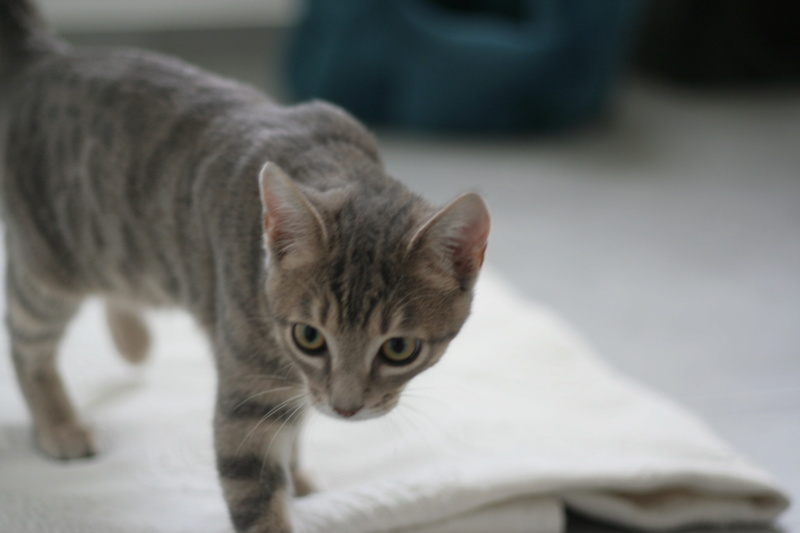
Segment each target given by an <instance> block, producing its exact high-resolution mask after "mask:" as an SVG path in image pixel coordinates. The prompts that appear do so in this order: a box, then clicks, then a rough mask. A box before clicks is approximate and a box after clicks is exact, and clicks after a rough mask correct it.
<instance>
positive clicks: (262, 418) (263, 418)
mask: <svg viewBox="0 0 800 533" xmlns="http://www.w3.org/2000/svg"><path fill="white" fill-rule="evenodd" d="M303 396H305V392H302V393H300V394H296V395H294V396H292V397H290V398H288V399H286V400H284V401H282V402H281V403H279V404H278V405H276V406H275V407H273V408H272V409H270V410H269V412H268V413H267V414H265V415H264V416H262V417H261V419H259V421H258V422H257V423H256V424H255V425H254V426H253V428H252V429H251V430H250V431H248V432H247V435H245V436H244V438H243V439H242V442H240V443H239V446H238V447H237V448H236V453H235V454H234V455H239V451H240V450H241V449H242V446H243V445H244V443H245V441H246V440H247V439H248V438H249V437H250V435H252V434H253V432H254V431H255V430H256V429H258V426H260V425H261V424H263V423H264V422H265V421H266V420H268V419H269V417H270V416H271V415H272V414H273V413H274V412H275V411H277V410H279V409H281V408H282V407H283V406H285V405H287V404H289V403H291V402H293V401H295V400H298V399H300V398H302V397H303ZM274 423H275V422H273V423H272V424H274ZM272 424H270V425H269V426H267V427H266V428H265V431H266V430H267V429H269V428H270V427H272Z"/></svg>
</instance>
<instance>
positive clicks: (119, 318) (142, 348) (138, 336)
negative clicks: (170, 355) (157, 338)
mask: <svg viewBox="0 0 800 533" xmlns="http://www.w3.org/2000/svg"><path fill="white" fill-rule="evenodd" d="M106 318H107V319H108V326H109V328H110V329H111V336H112V337H113V339H114V344H115V345H116V347H117V350H119V353H121V354H122V356H123V357H124V358H125V359H126V360H127V361H128V362H130V363H133V364H139V363H141V362H143V361H144V360H145V359H147V354H148V352H149V351H150V333H149V331H148V330H147V325H146V324H145V322H144V319H143V318H142V315H141V313H140V312H139V311H138V310H137V309H135V308H133V307H130V306H126V305H124V304H121V303H118V302H113V301H110V300H109V301H107V302H106Z"/></svg>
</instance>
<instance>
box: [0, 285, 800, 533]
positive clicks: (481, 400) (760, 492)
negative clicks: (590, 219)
mask: <svg viewBox="0 0 800 533" xmlns="http://www.w3.org/2000/svg"><path fill="white" fill-rule="evenodd" d="M152 323H153V325H154V326H155V329H156V332H157V333H156V338H157V340H158V342H157V346H156V351H155V353H154V354H153V355H154V357H153V360H152V362H151V363H150V364H149V365H148V367H147V368H145V369H144V370H142V371H135V370H132V369H130V368H128V367H127V366H126V365H125V364H124V363H123V362H122V361H121V360H120V359H119V358H118V357H115V356H114V354H113V348H112V345H111V342H110V337H109V334H108V333H106V331H105V329H104V326H103V321H102V317H101V313H100V309H99V306H98V305H97V304H96V303H95V304H89V305H87V306H86V308H85V309H84V311H83V312H82V313H81V315H80V316H79V318H78V320H77V321H76V322H75V324H74V326H73V327H72V328H71V330H70V333H69V335H68V338H67V340H66V342H65V344H64V346H63V351H64V353H63V364H62V367H63V370H64V373H65V376H66V379H67V382H68V384H69V385H70V388H71V389H72V391H73V396H74V398H75V400H76V404H77V405H78V407H79V409H80V411H81V412H82V413H83V414H84V417H85V418H86V419H87V420H88V421H89V422H90V424H91V425H92V426H93V427H94V430H95V433H96V436H97V437H98V441H99V445H100V449H101V455H99V456H98V457H96V458H94V459H91V460H85V461H78V462H73V463H57V462H53V461H50V460H48V459H45V458H44V457H42V456H41V455H40V454H38V453H37V452H35V451H34V450H33V449H32V446H31V443H30V426H29V421H28V417H27V414H26V411H25V409H24V406H23V404H22V401H21V398H20V395H19V393H18V390H17V387H16V385H15V384H14V383H13V382H14V379H13V372H12V370H11V364H10V361H9V358H8V357H5V353H7V352H8V348H7V341H5V340H3V342H2V344H0V346H3V348H2V351H3V352H4V354H3V355H4V356H3V357H0V359H2V362H0V531H2V532H4V533H50V532H58V533H69V532H80V533H95V532H97V533H100V532H102V533H149V532H153V533H155V532H158V533H173V532H174V533H183V532H193V533H229V532H230V531H231V530H232V529H231V526H230V525H229V523H228V519H227V514H226V510H225V506H224V504H223V501H222V496H221V492H220V489H219V487H218V485H217V481H216V477H215V472H214V468H213V463H214V461H213V450H212V445H211V410H212V402H213V394H214V376H213V366H212V363H211V359H210V356H209V355H208V348H207V346H206V344H205V342H204V341H203V340H202V338H201V336H200V334H199V333H198V331H197V330H196V329H195V328H193V327H192V325H191V322H190V321H189V320H188V318H186V317H185V316H183V315H181V314H178V313H163V312H162V313H158V314H155V315H153V316H152ZM304 439H305V440H304V446H303V450H302V452H303V460H304V463H305V465H306V467H307V470H308V471H309V472H310V473H311V474H312V476H313V477H315V478H316V480H317V482H318V484H319V486H320V491H319V492H317V493H315V494H312V495H311V496H308V497H305V498H301V499H298V500H296V501H295V503H294V507H293V513H294V515H295V521H296V524H297V525H296V528H297V530H298V531H299V532H304V533H317V532H320V533H322V532H324V533H340V532H341V533H361V532H363V533H367V532H388V531H391V532H395V533H401V532H403V533H410V532H425V533H444V532H453V533H455V532H458V533H470V532H476V533H477V532H481V533H485V532H486V531H492V532H493V533H516V532H520V533H523V532H524V533H556V532H559V531H563V529H564V518H563V515H564V508H565V506H566V507H570V508H572V509H574V510H577V511H580V512H583V513H584V514H587V515H590V516H593V517H596V518H599V519H602V520H606V521H609V522H613V523H618V524H622V525H627V526H632V527H638V528H643V529H651V530H657V529H664V528H671V527H678V526H685V525H692V524H711V525H728V524H735V523H753V524H765V523H768V522H770V521H772V520H773V519H774V518H775V517H776V516H777V515H779V514H780V512H781V511H782V510H783V509H784V508H785V507H786V506H787V505H788V500H787V498H786V496H785V495H784V493H783V492H782V491H781V489H780V488H779V487H778V486H777V484H776V483H775V481H774V480H773V479H771V478H770V476H768V475H767V474H766V473H764V472H763V471H761V470H760V469H758V468H757V467H755V466H753V465H752V464H750V463H749V462H748V461H747V460H745V459H744V458H742V457H741V456H740V455H738V454H737V453H735V452H734V451H732V450H731V449H730V448H729V447H728V446H726V445H725V444H724V443H722V442H720V440H718V439H717V438H716V437H715V436H714V435H713V434H712V433H711V432H710V431H709V430H708V429H707V428H706V427H705V426H704V425H703V423H702V422H700V421H699V420H697V419H696V418H695V417H693V416H692V415H691V414H689V413H687V412H686V411H685V410H683V409H681V408H680V407H678V406H676V405H675V404H673V403H671V402H670V401H668V400H666V399H664V398H662V397H660V396H659V395H656V394H654V393H652V392H650V391H648V390H647V389H645V388H642V387H641V386H638V385H636V384H634V383H631V382H630V381H628V380H626V379H624V378H622V377H620V376H619V375H617V374H615V373H614V372H612V371H611V370H609V368H608V367H607V366H606V365H605V364H604V363H603V362H602V361H601V360H600V359H599V358H598V357H597V356H596V355H595V354H593V353H592V351H591V350H590V348H588V347H587V345H586V344H584V342H582V341H581V340H580V339H579V338H578V336H577V335H576V334H575V333H574V332H573V331H571V330H570V329H569V328H568V327H566V326H565V325H564V324H563V323H561V322H560V321H559V320H558V319H557V318H555V317H554V316H553V315H552V314H551V313H549V312H548V311H546V310H543V309H541V308H538V307H536V306H534V305H532V304H530V303H528V302H525V301H522V300H520V299H518V298H517V297H515V296H514V294H513V292H512V291H511V290H510V289H509V288H507V287H506V286H505V285H503V284H502V283H501V282H500V281H498V279H497V278H496V277H495V276H494V275H492V274H491V273H490V272H486V273H484V275H483V277H482V279H481V281H480V283H479V289H478V297H477V298H476V301H475V305H474V311H473V316H472V317H471V318H470V320H469V321H468V323H467V325H466V326H465V328H464V331H463V332H462V334H461V335H460V336H459V337H458V338H457V339H456V341H455V342H454V343H453V344H452V346H451V347H450V350H449V352H448V354H447V355H446V356H445V357H444V359H443V360H442V362H441V363H440V364H439V365H437V366H436V367H434V368H433V369H431V370H429V371H428V372H426V373H424V374H423V375H421V376H419V377H418V378H417V379H416V380H415V381H413V382H412V384H411V385H410V386H409V390H408V391H407V394H406V396H405V398H404V400H403V402H402V403H401V405H400V406H399V407H398V408H397V409H396V410H395V412H393V413H391V414H390V415H388V416H386V417H384V418H381V419H377V420H374V421H367V422H349V423H348V422H337V421H334V420H330V419H327V418H325V417H323V416H322V415H315V416H312V417H311V419H310V421H309V424H308V427H307V430H306V431H305V433H304Z"/></svg>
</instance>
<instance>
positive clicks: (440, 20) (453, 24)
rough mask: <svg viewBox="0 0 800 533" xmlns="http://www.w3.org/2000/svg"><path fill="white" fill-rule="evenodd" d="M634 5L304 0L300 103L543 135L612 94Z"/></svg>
mask: <svg viewBox="0 0 800 533" xmlns="http://www.w3.org/2000/svg"><path fill="white" fill-rule="evenodd" d="M637 7H638V6H637V4H636V2H635V1H631V0H603V1H597V0H380V1H378V0H347V1H342V0H309V2H308V11H307V14H306V16H305V17H304V18H303V19H302V20H301V22H300V24H299V26H298V27H297V28H296V29H295V31H294V35H293V40H292V43H291V45H290V47H289V57H288V65H287V66H288V73H287V74H288V81H289V88H290V91H291V92H292V95H293V97H295V98H296V99H298V100H303V99H308V98H323V99H326V100H330V101H332V102H335V103H338V104H340V105H342V106H343V107H345V108H347V109H349V110H350V111H351V112H353V113H354V114H355V115H356V116H358V117H359V118H361V119H362V120H365V121H367V122H370V123H372V124H383V125H392V126H399V127H405V128H414V129H427V130H439V131H458V132H486V131H491V132H509V131H548V130H553V129H563V128H566V127H570V126H574V125H577V124H580V123H582V122H584V121H586V120H588V119H590V118H592V117H594V116H596V115H597V114H598V113H599V112H600V111H601V110H602V109H603V108H604V106H605V104H606V103H607V102H608V101H609V97H610V95H611V93H612V91H613V88H614V86H615V82H616V81H617V79H618V75H619V72H620V70H621V67H623V65H624V64H625V60H626V59H627V56H628V50H629V41H630V36H631V34H632V29H633V26H634V23H635V20H636V13H637Z"/></svg>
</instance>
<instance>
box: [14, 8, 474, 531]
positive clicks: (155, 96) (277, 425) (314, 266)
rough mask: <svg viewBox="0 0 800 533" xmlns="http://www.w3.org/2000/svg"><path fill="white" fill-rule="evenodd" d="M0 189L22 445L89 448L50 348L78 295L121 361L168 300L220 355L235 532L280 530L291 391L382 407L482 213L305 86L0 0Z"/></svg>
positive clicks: (447, 332)
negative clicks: (119, 43) (224, 68)
mask: <svg viewBox="0 0 800 533" xmlns="http://www.w3.org/2000/svg"><path fill="white" fill-rule="evenodd" d="M0 207H2V214H3V219H4V221H5V227H6V246H7V256H8V264H7V271H6V293H7V325H8V331H9V334H10V340H11V352H12V356H13V361H14V365H15V368H16V372H17V375H18V380H19V385H20V387H21V389H22V392H23V395H24V397H25V399H26V401H27V405H28V407H29V410H30V412H31V416H32V418H33V422H34V425H35V429H36V438H37V442H38V445H39V447H40V448H41V449H42V450H43V451H44V452H45V453H47V454H48V455H50V456H52V457H55V458H59V459H75V458H79V457H84V456H89V455H92V454H94V453H95V448H94V445H93V443H92V438H91V435H90V433H89V431H88V430H87V428H86V427H85V426H84V425H83V424H82V423H81V422H80V421H79V418H78V417H77V415H76V413H75V412H74V410H73V407H72V405H71V403H70V400H69V398H68V395H67V393H66V391H65V390H64V386H63V384H62V381H61V378H60V376H59V374H58V371H57V368H56V364H55V354H56V349H57V346H58V344H59V340H60V339H61V337H62V334H63V332H64V329H65V327H66V325H67V323H68V322H69V320H70V319H71V318H72V317H73V316H74V315H75V313H76V311H77V309H78V307H79V305H80V303H81V301H82V300H83V299H85V298H86V297H88V296H99V297H101V298H103V299H104V300H105V301H106V302H107V309H108V319H109V324H110V326H111V329H112V332H113V337H114V340H115V341H116V344H117V346H118V348H119V350H120V351H121V352H122V354H123V355H124V356H125V357H127V358H128V359H129V360H131V361H133V362H137V361H141V360H143V358H144V357H145V355H146V352H147V348H148V344H149V339H148V335H147V329H146V327H145V324H144V322H143V321H142V318H141V314H140V312H141V309H142V308H143V307H146V306H179V307H183V308H185V309H186V310H188V311H189V312H190V313H191V314H192V315H193V316H194V317H195V318H196V320H197V322H198V323H199V324H200V325H201V326H202V328H203V330H204V331H205V332H206V333H207V335H208V338H209V340H210V342H211V345H212V347H213V352H214V356H215V359H216V366H217V370H218V382H219V385H218V390H217V400H216V412H215V418H214V437H215V439H214V442H215V448H216V453H217V466H218V471H219V477H220V480H221V483H222V487H223V490H224V495H225V498H226V500H227V504H228V507H229V510H230V516H231V519H232V521H233V524H234V526H235V528H236V530H237V531H241V532H243V531H248V532H271V533H273V532H288V531H291V523H290V519H289V515H288V511H287V501H288V499H289V498H291V497H292V496H294V495H302V494H305V493H306V492H308V491H309V490H310V487H309V486H308V483H307V482H305V481H304V480H303V478H302V477H301V476H300V475H299V474H298V465H297V458H296V449H297V443H296V442H295V439H296V436H297V434H298V427H299V425H300V424H301V422H302V418H303V413H304V411H305V410H306V408H307V407H308V406H313V407H315V408H317V409H318V410H320V411H321V412H323V413H325V414H327V415H330V416H335V417H339V418H344V419H351V420H359V419H365V418H370V417H375V416H380V415H382V414H384V413H386V412H388V411H389V410H391V409H392V408H393V407H394V406H395V405H396V403H397V401H398V398H399V396H400V394H401V392H402V390H403V388H404V387H405V385H406V384H407V383H408V381H409V380H410V379H411V378H413V377H414V376H415V375H417V374H419V373H420V372H422V371H424V370H425V369H426V368H428V367H430V366H432V365H433V364H435V363H436V362H437V361H438V360H439V358H440V357H441V356H442V354H443V352H444V351H445V348H446V347H447V345H448V343H449V342H450V340H451V339H452V338H453V337H454V336H455V335H456V334H457V333H458V331H459V329H460V328H461V326H462V324H463V323H464V321H465V319H466V317H467V315H468V313H469V307H470V302H471V299H472V289H473V285H474V283H475V280H476V277H477V275H478V271H479V269H480V266H481V263H482V261H483V253H484V249H485V247H486V239H487V236H488V232H489V216H488V213H487V210H486V207H485V205H484V203H483V201H482V200H481V199H480V197H479V196H477V195H475V194H466V195H463V196H461V197H459V198H457V199H456V200H454V201H453V202H451V203H450V204H448V205H447V206H445V207H444V208H443V209H440V210H437V209H434V208H433V207H432V206H431V205H430V204H428V203H427V202H425V201H424V200H423V199H421V198H420V197H419V196H417V195H415V194H413V193H411V192H409V191H408V190H407V189H406V188H405V187H404V186H403V185H402V184H400V183H399V182H397V181H395V180H394V179H392V178H391V177H389V176H388V175H387V174H386V171H385V170H384V167H383V164H382V162H381V159H380V155H379V153H378V148H377V146H376V143H375V140H374V139H373V137H372V136H371V135H370V134H369V133H368V132H367V131H366V130H365V129H364V128H363V127H362V126H361V125H360V124H358V123H357V122H356V121H355V120H354V119H353V118H351V117H350V116H348V115H347V114H346V113H345V112H343V111H342V110H340V109H337V108H336V107H333V106H331V105H328V104H324V103H320V102H314V103H309V104H305V105H299V106H295V107H280V106H278V105H276V104H275V103H273V102H271V101H270V100H268V99H267V98H266V97H265V96H264V95H262V94H261V93H259V92H257V91H255V90H254V89H251V88H248V87H244V86H242V85H239V84H236V83H234V82H231V81H228V80H224V79H221V78H218V77H215V76H213V75H210V74H207V73H205V72H202V71H200V70H198V69H196V68H194V67H191V66H189V65H186V64H184V63H182V62H180V61H177V60H175V59H170V58H166V57H162V56H159V55H155V54H150V53H145V52H141V51H125V50H120V51H96V50H76V49H73V48H70V47H69V46H68V45H67V44H65V43H63V42H62V41H60V40H59V39H57V38H56V37H54V36H53V35H52V34H50V33H49V32H48V31H47V30H46V28H45V26H44V24H43V23H42V22H41V19H40V17H39V15H38V14H37V12H36V10H35V8H34V7H33V6H32V5H31V4H30V2H28V1H26V0H0Z"/></svg>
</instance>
